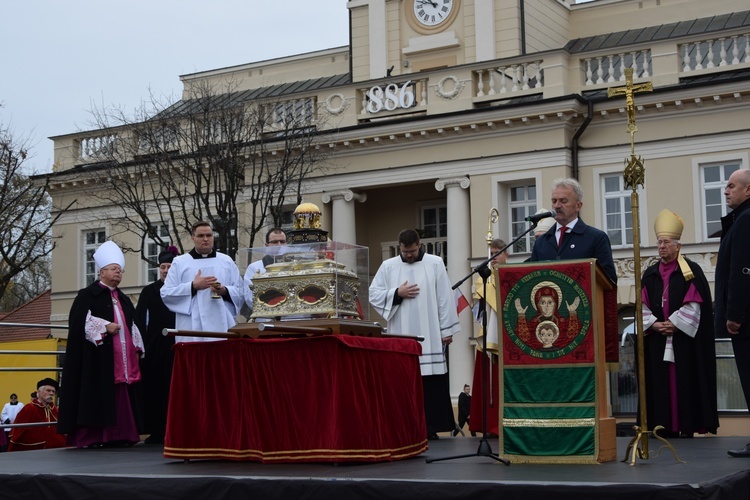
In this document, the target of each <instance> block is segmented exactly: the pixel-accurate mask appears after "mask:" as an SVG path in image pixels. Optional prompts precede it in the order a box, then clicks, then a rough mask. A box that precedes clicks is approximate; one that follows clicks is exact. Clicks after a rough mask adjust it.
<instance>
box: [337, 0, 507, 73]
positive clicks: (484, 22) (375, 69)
mask: <svg viewBox="0 0 750 500" xmlns="http://www.w3.org/2000/svg"><path fill="white" fill-rule="evenodd" d="M347 7H348V8H349V10H350V18H351V22H350V29H351V50H352V77H353V79H354V81H366V80H372V79H377V78H383V77H385V76H387V75H388V72H389V70H390V74H391V75H392V76H396V75H403V74H409V73H415V72H418V71H423V70H427V69H435V68H441V67H451V66H456V65H460V64H468V63H472V62H479V61H487V60H492V59H496V58H498V57H507V56H509V55H518V51H517V50H514V49H513V48H512V47H511V48H510V49H511V53H509V54H507V53H506V54H500V53H499V50H498V47H497V45H496V40H497V39H498V32H497V30H498V29H500V28H505V29H508V28H509V29H510V30H511V31H513V30H515V29H516V28H517V27H518V23H517V22H516V21H513V19H517V7H518V2H517V1H516V0H349V2H348V4H347ZM501 16H502V19H503V20H504V21H503V26H501V25H500V24H499V23H498V22H497V20H498V19H500V18H501ZM506 25H507V26H506ZM506 34H508V35H510V36H511V39H513V38H516V37H515V36H514V35H512V34H509V33H506ZM513 45H517V44H513ZM506 48H507V47H506ZM391 68H392V69H391Z"/></svg>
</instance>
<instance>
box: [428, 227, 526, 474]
mask: <svg viewBox="0 0 750 500" xmlns="http://www.w3.org/2000/svg"><path fill="white" fill-rule="evenodd" d="M537 223H538V222H537V221H531V227H530V228H528V229H527V230H526V231H524V232H523V233H521V234H519V235H518V237H516V239H514V240H513V241H511V242H510V243H508V244H507V245H505V247H503V248H502V249H501V250H500V251H498V252H495V253H494V254H493V255H491V256H490V257H489V258H488V259H486V260H484V261H483V262H481V263H480V264H479V265H477V266H476V267H475V268H474V269H473V270H472V271H471V272H470V273H469V274H467V275H466V276H464V277H463V278H461V279H460V280H459V281H458V282H456V284H455V285H453V286H452V287H451V289H453V290H455V289H456V288H458V287H459V286H461V284H462V283H463V282H464V281H466V280H467V279H469V278H471V277H472V276H473V275H474V274H478V275H479V276H481V278H482V296H483V297H484V304H485V306H484V311H482V330H483V332H484V335H482V353H483V356H482V430H481V432H482V439H481V440H480V441H479V448H477V452H476V453H470V454H466V455H456V456H452V457H441V458H428V459H427V460H426V462H427V463H428V464H429V463H432V462H439V461H441V460H453V459H456V458H468V457H488V458H493V459H495V460H497V461H498V462H500V463H503V464H505V465H510V462H509V461H508V460H505V459H504V458H502V457H500V456H499V455H496V454H494V453H492V447H491V446H490V443H489V441H488V440H487V404H488V403H487V402H488V401H489V400H490V395H489V386H488V382H489V378H490V377H489V363H488V361H487V358H488V356H489V354H488V353H487V316H488V314H487V307H488V305H487V278H489V277H490V275H491V274H492V270H491V269H490V267H489V264H490V262H492V260H493V259H494V258H495V257H497V256H499V255H500V254H502V253H503V252H505V251H506V250H507V249H508V248H510V247H511V246H513V245H514V244H515V243H516V242H517V241H518V240H520V239H521V238H523V237H524V236H526V235H527V234H528V233H529V232H531V231H533V230H534V229H535V228H536V226H537ZM498 333H499V332H498ZM500 340H501V341H502V339H500ZM498 364H499V363H498Z"/></svg>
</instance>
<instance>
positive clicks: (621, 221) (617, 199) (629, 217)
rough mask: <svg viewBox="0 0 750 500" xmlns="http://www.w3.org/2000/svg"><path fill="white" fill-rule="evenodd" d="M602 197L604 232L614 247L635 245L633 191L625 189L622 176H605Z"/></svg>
mask: <svg viewBox="0 0 750 500" xmlns="http://www.w3.org/2000/svg"><path fill="white" fill-rule="evenodd" d="M601 182H602V196H603V198H604V200H603V202H604V203H603V206H604V231H605V232H606V233H607V236H609V241H610V243H611V245H612V246H613V247H616V246H625V245H632V244H633V212H632V210H631V206H630V195H631V193H632V190H631V189H629V188H626V187H625V179H624V178H623V176H622V174H612V175H603V176H602V177H601Z"/></svg>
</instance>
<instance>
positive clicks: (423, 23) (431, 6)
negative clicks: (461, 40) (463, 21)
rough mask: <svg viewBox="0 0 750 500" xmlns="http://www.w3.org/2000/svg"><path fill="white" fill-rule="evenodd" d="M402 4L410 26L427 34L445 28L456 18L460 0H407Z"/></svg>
mask: <svg viewBox="0 0 750 500" xmlns="http://www.w3.org/2000/svg"><path fill="white" fill-rule="evenodd" d="M404 4H405V6H404V9H405V11H406V12H405V13H406V19H407V21H408V22H409V24H410V25H411V27H412V28H414V30H415V31H417V32H419V33H422V34H425V35H427V34H431V33H437V32H439V31H441V30H443V29H445V28H447V27H448V26H449V25H450V24H451V23H452V22H453V21H454V20H455V19H456V17H457V16H458V10H459V7H460V6H461V0H408V1H406V2H404Z"/></svg>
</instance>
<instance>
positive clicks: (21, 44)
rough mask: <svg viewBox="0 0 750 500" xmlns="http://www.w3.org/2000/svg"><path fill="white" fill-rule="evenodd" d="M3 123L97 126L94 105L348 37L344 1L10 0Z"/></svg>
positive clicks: (121, 102) (177, 88)
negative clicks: (192, 75) (182, 77)
mask: <svg viewBox="0 0 750 500" xmlns="http://www.w3.org/2000/svg"><path fill="white" fill-rule="evenodd" d="M0 18H2V23H0V103H2V104H3V106H2V107H0V124H3V125H5V126H10V127H11V129H12V130H13V132H14V135H15V136H16V137H17V138H18V137H24V138H27V139H29V140H30V142H31V143H32V145H33V148H32V149H33V152H34V154H35V157H34V158H33V159H32V160H31V161H30V164H31V166H32V167H34V169H35V170H36V171H37V172H48V171H50V170H51V166H52V156H53V153H52V151H53V145H52V141H50V140H48V139H47V138H48V137H51V136H55V135H63V134H68V133H72V132H77V131H79V130H87V129H91V128H92V127H91V125H90V124H91V122H92V120H91V116H90V113H89V112H90V110H91V109H93V108H94V107H95V106H96V107H99V108H101V107H102V105H103V106H105V107H111V106H117V107H122V108H123V109H126V110H132V109H134V108H136V107H137V106H138V104H139V103H140V102H141V100H142V99H145V98H146V97H147V96H148V93H149V89H151V91H152V92H153V93H154V94H155V95H157V96H174V97H175V98H177V96H179V95H180V92H181V90H182V86H181V84H180V80H179V76H180V75H184V74H189V73H195V72H198V71H205V70H210V69H216V68H223V67H227V66H235V65H239V64H245V63H250V62H255V61H262V60H265V59H272V58H276V57H283V56H288V55H294V54H300V53H304V52H311V51H315V50H322V49H328V48H331V47H340V46H343V45H348V43H349V10H348V9H347V8H346V0H210V1H209V0H127V1H111V0H104V1H102V0H67V1H60V0H8V1H5V2H2V5H0Z"/></svg>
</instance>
